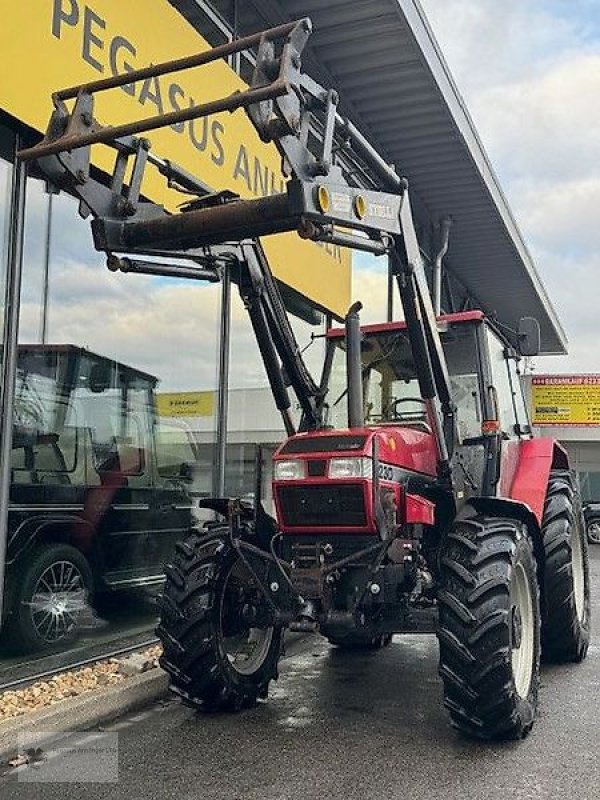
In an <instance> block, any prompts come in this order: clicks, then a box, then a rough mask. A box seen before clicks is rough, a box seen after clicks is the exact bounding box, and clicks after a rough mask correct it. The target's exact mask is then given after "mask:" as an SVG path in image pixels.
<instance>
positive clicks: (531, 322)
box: [517, 317, 540, 356]
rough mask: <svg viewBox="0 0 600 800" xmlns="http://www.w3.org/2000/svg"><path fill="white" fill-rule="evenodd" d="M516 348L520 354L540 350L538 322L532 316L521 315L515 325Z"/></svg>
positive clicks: (533, 352) (529, 353) (528, 353)
mask: <svg viewBox="0 0 600 800" xmlns="http://www.w3.org/2000/svg"><path fill="white" fill-rule="evenodd" d="M517 339H518V350H519V353H520V354H521V355H522V356H537V355H538V353H539V352H540V323H539V322H538V321H537V319H535V318H534V317H521V319H520V320H519V324H518V326H517Z"/></svg>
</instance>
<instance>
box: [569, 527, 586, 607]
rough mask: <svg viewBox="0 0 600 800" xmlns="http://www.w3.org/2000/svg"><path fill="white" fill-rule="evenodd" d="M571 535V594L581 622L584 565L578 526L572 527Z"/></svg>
mask: <svg viewBox="0 0 600 800" xmlns="http://www.w3.org/2000/svg"><path fill="white" fill-rule="evenodd" d="M572 530H573V533H572V535H571V568H572V570H573V595H574V597H575V612H576V614H577V618H578V619H579V621H580V622H581V621H582V620H583V618H584V616H585V566H584V563H583V546H582V543H581V536H580V528H579V526H574V527H573V529H572Z"/></svg>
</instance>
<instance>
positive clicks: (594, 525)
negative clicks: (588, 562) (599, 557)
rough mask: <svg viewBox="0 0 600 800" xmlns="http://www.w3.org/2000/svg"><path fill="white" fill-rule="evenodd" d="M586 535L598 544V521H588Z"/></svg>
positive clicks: (599, 523)
mask: <svg viewBox="0 0 600 800" xmlns="http://www.w3.org/2000/svg"><path fill="white" fill-rule="evenodd" d="M587 535H588V538H589V539H590V541H592V542H594V544H600V522H590V524H589V525H588V528H587Z"/></svg>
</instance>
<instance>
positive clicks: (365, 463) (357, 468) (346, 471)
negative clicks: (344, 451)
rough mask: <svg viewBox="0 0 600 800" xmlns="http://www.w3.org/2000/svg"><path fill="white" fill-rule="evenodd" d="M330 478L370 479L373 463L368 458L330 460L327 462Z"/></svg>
mask: <svg viewBox="0 0 600 800" xmlns="http://www.w3.org/2000/svg"><path fill="white" fill-rule="evenodd" d="M329 477H330V478H372V477H373V462H372V460H371V459H370V458H332V459H331V460H330V462H329Z"/></svg>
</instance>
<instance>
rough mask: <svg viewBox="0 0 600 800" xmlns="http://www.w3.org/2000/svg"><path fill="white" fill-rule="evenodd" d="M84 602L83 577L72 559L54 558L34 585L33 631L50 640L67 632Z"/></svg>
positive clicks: (63, 635)
mask: <svg viewBox="0 0 600 800" xmlns="http://www.w3.org/2000/svg"><path fill="white" fill-rule="evenodd" d="M86 606H87V591H86V587H85V581H84V578H83V575H82V574H81V571H80V570H79V568H78V567H77V566H76V565H75V564H73V562H72V561H68V560H61V561H54V562H53V563H52V564H50V565H49V566H48V567H46V569H45V570H44V571H43V572H42V574H41V575H40V577H39V578H38V580H37V583H36V585H35V587H34V590H33V594H32V596H31V600H30V602H29V611H30V617H31V624H32V626H33V628H34V630H35V633H36V635H37V636H38V637H39V638H40V639H41V640H42V641H44V642H47V643H48V644H53V643H54V642H59V641H60V640H61V639H64V638H65V637H67V636H69V634H70V633H72V631H73V630H74V629H75V627H76V626H77V622H78V620H79V617H80V615H81V612H82V611H83V610H84V609H85V608H86Z"/></svg>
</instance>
